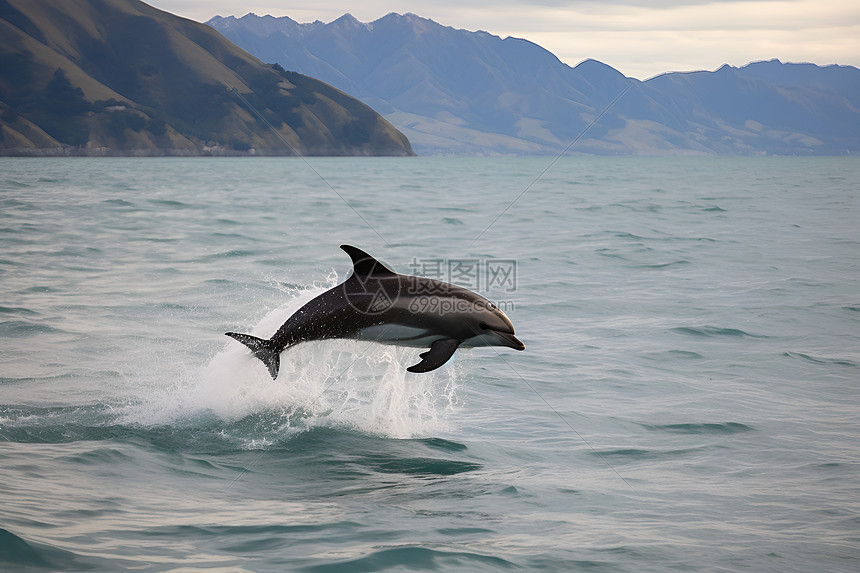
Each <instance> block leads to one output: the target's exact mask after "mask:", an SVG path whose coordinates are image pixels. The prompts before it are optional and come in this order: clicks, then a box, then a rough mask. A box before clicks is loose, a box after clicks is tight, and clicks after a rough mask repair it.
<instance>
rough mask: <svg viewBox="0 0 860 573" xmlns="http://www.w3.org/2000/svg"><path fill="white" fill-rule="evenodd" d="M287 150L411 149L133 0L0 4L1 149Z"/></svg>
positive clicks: (306, 87) (369, 121)
mask: <svg viewBox="0 0 860 573" xmlns="http://www.w3.org/2000/svg"><path fill="white" fill-rule="evenodd" d="M273 129H274V130H273ZM275 131H277V133H275ZM287 142H288V143H289V145H288V144H287ZM291 146H292V148H294V149H295V150H296V151H298V152H299V153H301V154H303V155H411V154H412V149H411V147H410V145H409V141H408V140H407V139H406V137H405V136H404V135H403V134H401V133H400V132H399V131H397V130H396V129H395V128H394V127H393V126H392V125H391V124H389V123H388V122H387V121H385V120H384V119H383V118H382V117H380V116H379V115H378V114H377V113H376V112H374V111H373V110H372V109H371V108H369V107H368V106H366V105H365V104H363V103H361V102H359V101H358V100H355V99H353V98H351V97H349V96H348V95H346V94H344V93H343V92H340V91H338V90H336V89H335V88H333V87H331V86H329V85H327V84H324V83H322V82H320V81H317V80H314V79H312V78H309V77H307V76H303V75H301V74H297V73H292V72H286V71H284V70H283V69H282V68H280V66H277V65H269V64H264V63H262V62H260V61H259V60H258V59H256V58H255V57H253V56H251V55H250V54H248V53H246V52H245V51H243V50H242V49H240V48H238V47H237V46H235V45H234V44H232V43H230V42H229V41H228V40H226V39H225V38H224V37H223V36H221V35H220V34H219V33H218V32H216V31H215V30H213V29H211V28H209V27H208V26H205V25H203V24H199V23H197V22H193V21H191V20H186V19H183V18H179V17H177V16H174V15H172V14H169V13H167V12H163V11H160V10H157V9H155V8H153V7H151V6H149V5H147V4H144V3H142V2H139V1H137V0H0V155H253V154H257V155H291V154H292V153H293V151H292V149H291Z"/></svg>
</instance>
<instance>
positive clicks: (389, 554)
mask: <svg viewBox="0 0 860 573" xmlns="http://www.w3.org/2000/svg"><path fill="white" fill-rule="evenodd" d="M392 568H394V569H401V568H403V569H409V570H412V569H416V570H419V569H420V570H440V569H442V570H455V571H457V570H459V571H465V570H468V571H497V570H499V569H514V568H516V569H519V567H518V566H517V565H515V564H514V563H512V562H511V561H508V560H506V559H502V558H501V557H495V556H492V555H483V554H481V553H474V552H466V551H441V550H438V549H430V548H427V547H415V546H407V547H395V548H387V549H381V550H377V551H373V552H371V553H369V554H368V555H365V556H364V557H359V558H358V559H351V560H349V561H339V562H334V563H325V564H321V565H311V566H309V567H304V568H302V569H301V571H305V572H307V573H328V572H329V571H331V572H332V573H334V572H339V571H385V570H389V569H392Z"/></svg>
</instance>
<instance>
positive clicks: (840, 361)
mask: <svg viewBox="0 0 860 573" xmlns="http://www.w3.org/2000/svg"><path fill="white" fill-rule="evenodd" d="M782 355H783V356H786V357H788V358H800V359H801V360H805V361H806V362H811V363H812V364H822V365H831V364H832V365H834V366H848V367H850V368H857V367H858V366H860V364H858V363H857V362H855V361H853V360H848V359H847V358H830V357H824V356H812V355H811V354H804V353H803V352H783V354H782Z"/></svg>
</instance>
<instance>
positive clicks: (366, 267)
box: [340, 245, 397, 277]
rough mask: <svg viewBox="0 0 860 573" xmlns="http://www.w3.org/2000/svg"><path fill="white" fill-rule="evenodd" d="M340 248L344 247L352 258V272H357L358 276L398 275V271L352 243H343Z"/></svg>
mask: <svg viewBox="0 0 860 573" xmlns="http://www.w3.org/2000/svg"><path fill="white" fill-rule="evenodd" d="M340 248H341V249H343V250H344V251H345V252H346V254H347V255H349V258H351V259H352V272H353V273H355V275H356V276H359V277H367V276H374V277H388V276H391V277H393V276H397V273H395V272H394V271H392V270H391V269H389V268H388V267H387V266H385V265H384V264H382V263H381V262H379V261H377V260H376V259H375V258H373V257H372V256H370V255H368V254H367V253H365V252H364V251H362V250H361V249H359V248H357V247H353V246H352V245H341V246H340Z"/></svg>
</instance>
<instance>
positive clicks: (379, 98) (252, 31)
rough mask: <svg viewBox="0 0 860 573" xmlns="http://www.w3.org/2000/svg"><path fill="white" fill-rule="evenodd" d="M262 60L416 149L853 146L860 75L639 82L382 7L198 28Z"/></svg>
mask: <svg viewBox="0 0 860 573" xmlns="http://www.w3.org/2000/svg"><path fill="white" fill-rule="evenodd" d="M207 23H208V24H209V25H210V26H212V27H213V28H214V29H216V30H218V31H219V32H221V33H222V34H223V35H224V36H226V37H227V38H229V39H230V40H231V41H233V42H235V43H236V44H237V45H239V46H241V47H242V48H244V49H245V50H247V51H248V52H250V53H252V54H254V55H255V56H257V57H258V58H260V59H261V60H263V61H267V62H277V63H278V64H280V65H281V66H283V67H284V68H286V69H290V70H295V71H297V72H300V73H303V74H307V75H310V76H313V77H315V78H318V79H320V80H322V81H324V82H327V83H329V84H331V85H333V86H335V87H337V88H338V89H341V90H343V91H345V92H347V93H349V94H351V95H354V96H355V97H357V98H359V99H361V100H362V101H363V102H365V103H366V104H368V105H370V106H371V107H373V108H374V109H376V110H377V111H379V112H380V113H382V114H383V116H384V117H385V118H386V119H387V120H389V121H390V122H391V123H392V124H393V125H395V126H396V127H397V128H398V129H400V130H401V131H402V132H403V133H404V134H406V135H407V136H408V137H409V140H410V141H411V143H412V145H413V146H414V148H415V149H416V151H418V152H419V154H458V155H462V154H465V155H493V154H547V153H549V154H557V153H559V152H561V151H563V150H564V149H566V148H567V147H568V146H570V152H571V153H590V154H608V155H621V154H641V155H680V154H734V155H750V154H784V155H840V154H851V153H857V152H858V150H860V70H858V69H857V68H854V67H851V66H838V65H831V66H817V65H814V64H788V63H782V62H780V61H778V60H771V61H764V62H756V63H751V64H748V65H746V66H743V67H740V68H737V67H732V66H728V65H725V66H723V67H721V68H720V69H718V70H716V71H700V72H690V73H667V74H663V75H660V76H658V77H655V78H652V79H649V80H647V81H640V80H637V79H634V78H629V77H625V76H624V75H623V74H621V73H620V72H619V71H617V70H615V69H613V68H612V67H610V66H608V65H606V64H603V63H601V62H598V61H595V60H585V61H583V62H582V63H580V64H578V65H576V66H573V67H571V66H568V65H566V64H564V63H563V62H561V61H560V60H559V59H558V58H557V57H555V56H554V55H553V54H552V53H550V52H549V51H547V50H545V49H543V48H541V47H540V46H538V45H536V44H534V43H532V42H529V41H527V40H523V39H518V38H511V37H508V38H504V39H502V38H500V37H498V36H495V35H492V34H489V33H487V32H481V31H478V32H470V31H466V30H459V29H455V28H452V27H447V26H443V25H441V24H438V23H436V22H434V21H432V20H428V19H425V18H421V17H419V16H416V15H414V14H405V15H400V14H395V13H391V14H388V15H387V16H385V17H383V18H380V19H378V20H376V21H374V22H370V23H363V22H359V21H358V20H356V19H355V18H354V17H352V16H351V15H349V14H346V15H344V16H342V17H341V18H338V19H337V20H335V21H333V22H330V23H323V22H313V23H307V24H301V23H298V22H296V21H294V20H292V19H290V18H287V17H281V18H275V17H272V16H262V17H261V16H257V15H254V14H248V15H246V16H244V17H241V18H236V17H234V16H229V17H220V16H216V17H215V18H213V19H211V20H210V21H209V22H207Z"/></svg>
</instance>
